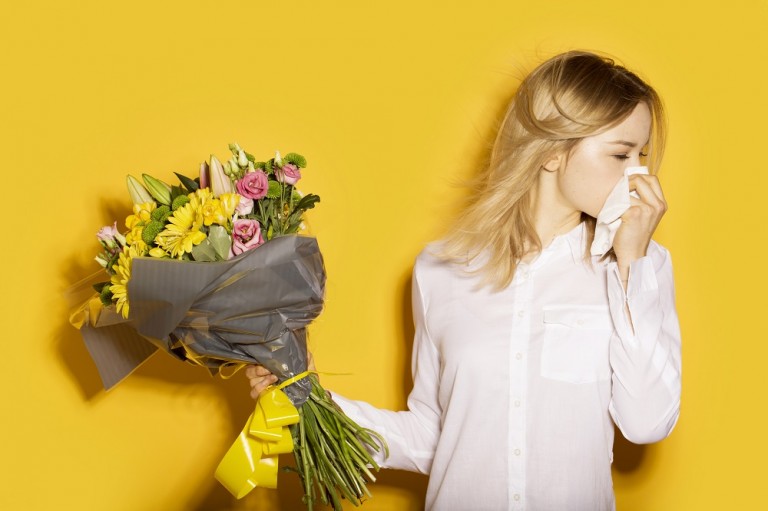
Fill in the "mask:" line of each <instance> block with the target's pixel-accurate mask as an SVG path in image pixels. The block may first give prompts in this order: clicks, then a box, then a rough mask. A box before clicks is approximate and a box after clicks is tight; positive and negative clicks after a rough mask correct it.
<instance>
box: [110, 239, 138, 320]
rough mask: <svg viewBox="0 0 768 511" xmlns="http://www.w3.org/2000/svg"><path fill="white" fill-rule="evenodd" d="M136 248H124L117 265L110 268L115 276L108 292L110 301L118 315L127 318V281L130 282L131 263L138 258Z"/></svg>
mask: <svg viewBox="0 0 768 511" xmlns="http://www.w3.org/2000/svg"><path fill="white" fill-rule="evenodd" d="M138 256H139V254H138V253H137V251H136V247H133V246H131V247H125V248H123V251H122V252H120V255H119V256H118V259H117V263H115V264H114V265H113V266H112V269H113V270H114V271H115V274H114V275H112V278H111V279H110V280H111V286H110V288H109V289H110V291H112V301H114V302H115V305H116V307H117V312H118V314H121V315H122V316H123V317H124V318H126V319H127V318H128V281H129V280H131V262H132V261H133V258H134V257H138Z"/></svg>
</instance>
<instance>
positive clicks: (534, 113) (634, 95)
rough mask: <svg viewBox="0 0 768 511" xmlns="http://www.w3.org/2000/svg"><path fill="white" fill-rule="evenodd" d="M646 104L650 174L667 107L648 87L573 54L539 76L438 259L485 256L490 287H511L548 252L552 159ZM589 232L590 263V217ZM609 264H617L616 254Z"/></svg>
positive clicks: (527, 87)
mask: <svg viewBox="0 0 768 511" xmlns="http://www.w3.org/2000/svg"><path fill="white" fill-rule="evenodd" d="M641 102H644V103H646V104H647V105H648V108H649V109H650V111H651V139H650V142H649V144H648V166H649V172H650V173H651V174H655V173H656V171H657V170H658V167H659V165H660V163H661V158H662V155H663V151H664V139H665V130H664V127H665V120H664V110H663V106H662V103H661V100H660V98H659V96H658V94H657V93H656V91H654V90H653V88H652V87H651V86H650V85H648V84H646V83H645V82H644V81H643V80H641V79H640V78H638V77H637V75H635V74H634V73H632V72H630V71H628V70H627V69H625V68H624V67H622V66H620V65H617V64H615V63H614V61H613V60H612V59H611V58H608V57H602V56H599V55H596V54H594V53H590V52H584V51H569V52H566V53H563V54H560V55H557V56H555V57H553V58H551V59H549V60H547V61H546V62H544V63H542V64H541V65H539V66H538V67H537V68H536V69H534V70H533V71H532V72H531V73H530V74H529V75H528V76H527V77H526V78H525V79H524V80H523V81H522V83H521V84H520V87H519V88H518V89H517V91H516V92H515V94H514V96H513V98H512V101H511V102H510V104H509V106H508V107H507V110H506V113H505V115H504V119H503V121H502V122H501V125H500V126H499V129H498V133H497V135H496V139H495V141H494V144H493V147H492V149H491V153H490V157H489V159H488V162H487V164H486V166H485V168H484V169H483V170H482V171H481V172H480V173H479V174H478V175H477V176H476V177H475V178H473V179H472V180H471V181H470V183H469V190H468V191H467V192H468V193H466V197H467V199H466V200H467V203H466V204H465V206H464V207H463V208H462V211H461V213H460V214H459V215H458V217H457V219H456V221H455V222H454V223H453V224H452V226H451V231H450V232H449V233H448V234H447V236H446V238H445V240H444V243H443V244H442V248H441V250H440V253H439V254H438V256H439V257H440V258H442V259H444V260H448V261H452V262H455V263H459V264H468V263H470V262H472V261H474V260H476V259H477V258H478V256H480V255H481V254H483V257H482V265H481V266H480V267H479V268H478V269H477V270H476V271H479V272H480V273H482V282H481V284H482V285H492V287H493V288H495V289H502V288H504V287H506V286H508V285H509V284H510V283H511V282H512V279H513V277H514V273H515V269H516V267H517V265H518V263H519V261H520V260H521V259H522V257H523V256H524V255H525V253H526V252H525V249H526V245H527V246H528V248H529V249H530V250H532V251H536V252H538V251H541V249H542V244H541V240H540V239H539V237H538V235H537V234H536V230H535V228H534V218H533V211H532V206H531V190H532V188H533V186H534V184H535V183H536V181H537V177H538V173H539V172H540V169H541V168H542V166H543V165H544V164H545V163H546V162H547V161H548V159H549V158H550V157H551V156H552V155H553V154H556V153H559V152H561V151H563V152H565V153H568V152H570V151H571V150H572V149H573V148H574V147H575V146H576V144H577V143H578V142H579V141H580V140H581V139H583V138H584V137H588V136H592V135H596V134H598V133H600V132H602V131H604V130H607V129H610V128H611V127H613V126H615V125H617V124H619V123H621V122H622V121H623V120H624V119H625V118H627V117H628V116H629V115H630V114H631V113H632V111H633V110H634V108H635V107H636V106H637V105H638V104H639V103H641ZM582 221H583V222H584V223H585V226H586V229H587V241H588V243H587V244H586V251H585V254H584V260H585V261H591V256H590V252H589V247H590V245H591V242H592V240H593V239H594V234H595V222H596V220H595V219H594V218H592V217H590V216H589V215H586V214H585V213H582ZM608 256H609V257H614V256H613V254H612V252H611V253H609V254H608Z"/></svg>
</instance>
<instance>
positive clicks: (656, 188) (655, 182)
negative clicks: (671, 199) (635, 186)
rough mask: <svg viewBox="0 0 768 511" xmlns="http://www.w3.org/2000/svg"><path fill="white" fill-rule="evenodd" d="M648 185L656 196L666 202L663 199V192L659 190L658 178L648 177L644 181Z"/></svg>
mask: <svg viewBox="0 0 768 511" xmlns="http://www.w3.org/2000/svg"><path fill="white" fill-rule="evenodd" d="M646 181H647V182H648V183H649V184H650V185H651V188H653V191H654V192H656V195H657V196H658V197H659V198H660V199H661V200H662V201H664V202H666V201H667V200H666V198H664V190H662V189H661V182H660V181H659V178H658V177H656V176H648V179H647V180H646Z"/></svg>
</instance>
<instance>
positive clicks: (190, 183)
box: [174, 172, 200, 192]
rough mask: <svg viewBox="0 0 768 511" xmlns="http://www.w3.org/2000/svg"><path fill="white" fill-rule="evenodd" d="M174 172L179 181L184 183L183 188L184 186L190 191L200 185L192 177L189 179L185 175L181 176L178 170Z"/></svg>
mask: <svg viewBox="0 0 768 511" xmlns="http://www.w3.org/2000/svg"><path fill="white" fill-rule="evenodd" d="M174 174H176V177H178V178H179V181H181V184H183V185H184V188H186V189H187V190H189V191H190V192H194V191H195V190H197V189H198V188H200V185H199V184H197V182H195V181H194V180H193V179H190V178H188V177H187V176H183V175H181V174H179V173H178V172H174Z"/></svg>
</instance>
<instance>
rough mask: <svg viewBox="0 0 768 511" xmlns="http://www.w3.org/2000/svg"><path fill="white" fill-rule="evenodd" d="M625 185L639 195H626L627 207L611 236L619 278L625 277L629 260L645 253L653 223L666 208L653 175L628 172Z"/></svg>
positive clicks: (665, 202)
mask: <svg viewBox="0 0 768 511" xmlns="http://www.w3.org/2000/svg"><path fill="white" fill-rule="evenodd" d="M629 189H630V191H632V190H634V191H636V192H637V194H638V195H639V196H640V198H639V199H636V198H634V197H631V196H630V198H629V200H630V207H629V209H628V210H627V211H626V212H625V213H624V214H623V215H622V216H621V226H620V227H619V230H618V231H616V237H615V238H614V240H613V251H614V252H615V253H616V259H617V262H618V265H619V271H620V272H621V278H622V279H624V280H626V279H627V278H629V264H630V263H631V262H632V261H634V260H635V259H640V258H641V257H645V255H646V254H647V252H648V245H650V244H651V237H652V236H653V233H654V231H656V227H657V226H658V225H659V222H661V217H662V216H664V213H666V211H667V201H666V200H665V199H664V193H663V192H662V191H661V184H659V179H658V178H657V177H656V176H650V175H645V174H633V175H631V176H629Z"/></svg>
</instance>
